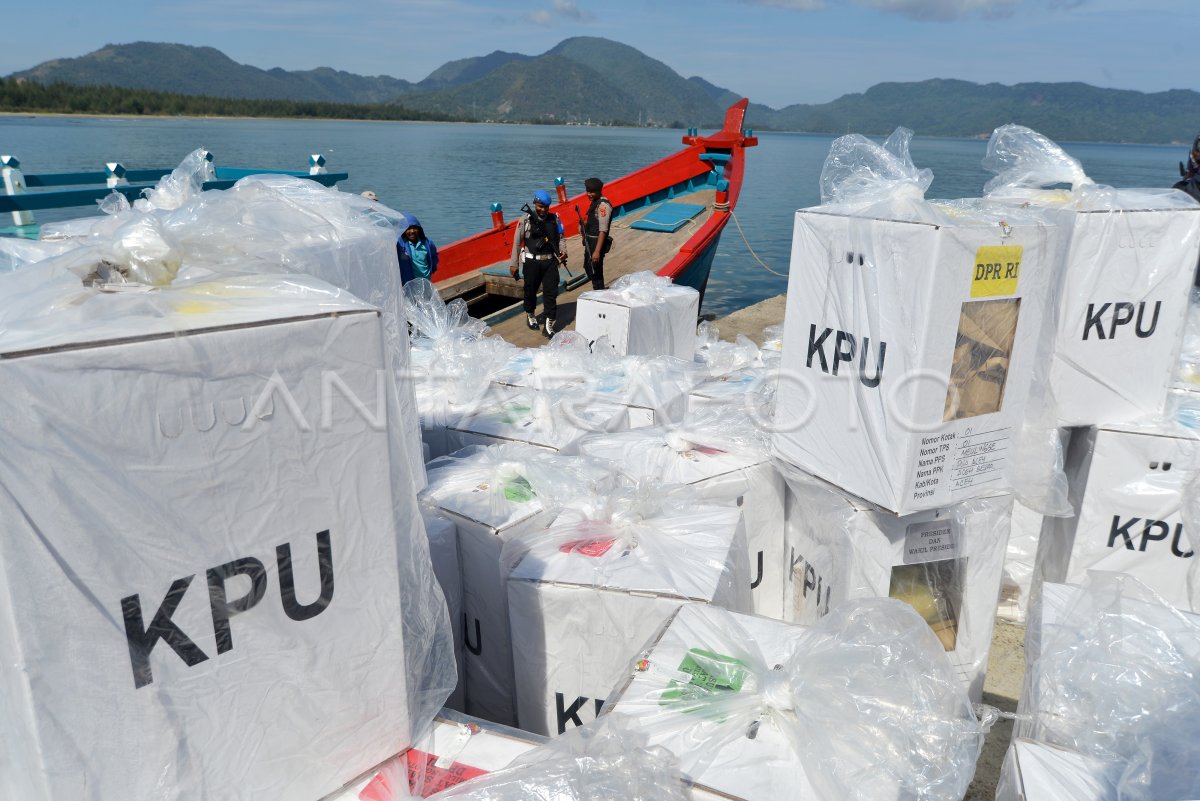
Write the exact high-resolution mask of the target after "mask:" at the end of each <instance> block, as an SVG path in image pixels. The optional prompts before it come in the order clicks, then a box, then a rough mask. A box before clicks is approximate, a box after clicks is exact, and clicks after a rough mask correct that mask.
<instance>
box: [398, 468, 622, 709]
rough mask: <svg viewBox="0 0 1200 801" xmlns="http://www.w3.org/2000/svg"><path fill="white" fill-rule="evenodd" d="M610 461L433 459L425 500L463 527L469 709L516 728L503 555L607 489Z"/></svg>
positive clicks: (460, 538)
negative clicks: (561, 511) (564, 508)
mask: <svg viewBox="0 0 1200 801" xmlns="http://www.w3.org/2000/svg"><path fill="white" fill-rule="evenodd" d="M612 482H613V476H612V474H611V471H610V470H609V468H608V466H607V465H603V464H599V463H596V462H593V461H591V460H587V459H584V458H582V457H568V456H559V455H558V454H554V453H551V452H547V451H545V450H542V449H539V448H534V447H530V446H520V445H500V446H491V447H488V448H480V447H475V448H469V449H466V450H464V451H461V452H458V453H456V454H454V455H453V456H450V457H445V458H443V459H438V460H435V461H433V462H431V463H430V464H429V487H428V488H427V489H426V490H425V491H424V492H423V493H422V495H421V498H422V500H423V501H424V502H425V503H427V504H429V505H432V506H436V507H438V509H439V510H440V511H441V513H442V514H444V515H445V516H446V517H448V518H449V519H450V520H452V521H453V522H454V524H455V527H456V529H457V532H458V554H459V559H460V560H461V570H462V574H461V582H462V643H463V648H464V651H463V662H464V670H463V677H462V684H463V687H464V688H465V692H466V699H465V703H466V707H467V712H468V713H469V714H472V715H475V716H477V717H482V718H484V719H486V720H490V721H492V722H494V723H500V724H502V725H515V723H516V708H515V704H514V700H513V699H514V694H515V692H516V685H515V680H514V676H513V655H512V644H511V643H512V641H511V636H510V633H509V618H508V608H507V607H508V601H507V595H506V591H505V586H504V572H503V569H502V564H501V558H500V557H501V552H502V549H503V547H504V544H505V543H506V542H508V541H510V540H513V539H517V538H522V537H529V536H533V535H534V534H536V533H537V532H539V531H540V530H541V529H544V528H545V526H546V525H547V524H548V523H549V522H550V521H551V520H552V519H553V518H554V513H555V511H556V510H557V508H558V507H559V506H561V505H562V503H564V502H565V501H566V500H570V499H574V498H578V497H587V496H590V495H591V494H594V493H598V492H601V493H602V492H606V491H608V490H609V489H611V487H612Z"/></svg>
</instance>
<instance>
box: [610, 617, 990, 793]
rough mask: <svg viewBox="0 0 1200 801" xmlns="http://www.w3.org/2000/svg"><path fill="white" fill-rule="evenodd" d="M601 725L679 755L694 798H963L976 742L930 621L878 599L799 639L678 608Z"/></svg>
mask: <svg viewBox="0 0 1200 801" xmlns="http://www.w3.org/2000/svg"><path fill="white" fill-rule="evenodd" d="M606 715H610V716H612V717H614V718H616V719H618V720H625V721H628V722H630V723H632V724H633V726H634V727H636V729H637V730H639V731H643V732H646V734H647V735H648V736H649V739H650V743H651V744H652V745H660V746H662V747H664V748H666V749H667V750H668V751H671V752H672V753H673V754H675V755H676V756H677V757H679V759H680V761H681V763H682V768H683V773H684V778H685V779H686V780H687V781H688V782H689V783H691V784H692V785H693V797H694V798H704V799H709V798H722V799H737V800H738V801H771V800H772V799H778V798H797V799H816V798H848V797H855V798H878V799H884V798H938V799H944V800H945V801H951V799H956V798H961V797H962V795H963V794H964V793H965V791H966V787H967V785H968V783H969V782H970V778H971V774H972V771H973V768H974V765H975V757H976V755H977V753H978V748H979V745H980V744H981V743H982V737H983V735H982V732H981V731H980V729H979V727H978V724H977V723H976V721H975V718H974V713H973V712H972V711H971V706H970V704H969V702H968V700H967V697H966V694H965V692H963V691H962V690H961V688H959V686H958V684H957V682H956V680H955V678H954V676H953V672H952V669H951V667H950V665H949V664H948V663H947V662H946V660H945V656H944V655H943V654H942V652H941V649H940V647H939V646H938V644H937V643H936V641H934V638H933V636H932V635H931V634H930V633H929V631H928V629H927V628H926V627H925V625H924V623H923V622H921V621H920V620H919V619H918V618H917V617H916V615H915V614H914V613H913V612H912V611H911V609H908V608H907V607H905V606H904V605H902V604H899V603H897V602H895V601H888V600H874V601H870V602H867V603H865V604H863V605H862V606H859V607H858V608H855V609H850V608H844V609H843V610H840V611H839V612H835V613H834V614H833V615H831V616H830V617H828V618H826V619H825V620H823V621H822V622H821V624H819V625H818V626H817V627H814V628H812V629H806V628H804V627H800V626H794V625H788V624H786V623H781V622H778V621H772V620H767V619H765V618H760V617H754V616H746V615H737V614H732V613H729V612H725V611H724V610H721V609H718V608H715V607H712V606H707V605H703V604H689V605H687V606H684V607H682V608H681V609H680V610H679V612H678V613H677V614H676V615H675V617H674V618H673V619H672V620H671V622H670V623H669V624H668V626H667V627H666V628H665V629H664V630H663V631H662V633H661V634H660V635H659V637H658V638H657V639H655V640H654V641H653V642H652V643H651V644H650V645H649V646H647V649H646V650H645V652H644V653H643V654H642V655H641V656H640V657H639V658H638V659H637V661H636V662H635V663H634V664H633V665H632V666H631V667H630V671H629V673H628V677H627V679H626V681H625V682H624V683H623V684H622V685H621V686H620V687H619V688H618V690H617V692H616V693H614V696H613V697H610V702H609V705H608V706H607V707H606Z"/></svg>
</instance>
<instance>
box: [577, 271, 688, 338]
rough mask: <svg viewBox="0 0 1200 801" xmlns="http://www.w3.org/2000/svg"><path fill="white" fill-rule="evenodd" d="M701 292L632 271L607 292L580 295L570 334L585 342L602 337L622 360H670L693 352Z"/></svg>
mask: <svg viewBox="0 0 1200 801" xmlns="http://www.w3.org/2000/svg"><path fill="white" fill-rule="evenodd" d="M699 316H700V293H699V292H697V291H696V290H695V289H692V288H691V287H686V286H680V285H678V284H675V283H673V282H672V281H671V279H669V278H665V277H663V276H658V275H654V274H653V273H631V274H629V275H623V276H621V277H620V278H618V279H617V280H616V281H615V282H614V283H613V285H612V287H611V288H609V289H602V290H593V291H589V292H584V293H583V294H582V295H580V296H579V301H578V303H577V304H576V308H575V330H576V331H578V332H579V333H580V334H582V335H583V336H585V337H587V339H588V340H590V341H593V342H594V341H596V340H598V339H600V338H601V337H606V338H607V339H608V342H609V344H610V346H611V347H612V348H614V349H615V350H616V352H617V353H619V354H620V355H622V356H664V355H665V356H674V357H676V358H679V359H686V360H691V358H692V355H693V354H694V353H695V350H696V320H697V318H698V317H699Z"/></svg>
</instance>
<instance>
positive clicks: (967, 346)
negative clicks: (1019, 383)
mask: <svg viewBox="0 0 1200 801" xmlns="http://www.w3.org/2000/svg"><path fill="white" fill-rule="evenodd" d="M1020 311H1021V299H1020V298H1002V299H999V300H974V301H969V302H967V303H964V304H963V305H962V313H961V314H960V315H959V318H958V338H957V340H955V343H954V361H953V362H952V363H951V365H950V385H949V387H947V389H946V408H945V414H943V415H942V420H961V419H963V418H966V417H977V416H979V415H981V414H991V413H993V412H998V411H1000V407H1001V406H1002V405H1003V403H1004V385H1005V383H1006V382H1007V380H1008V368H1009V360H1010V359H1011V357H1012V346H1013V340H1015V339H1016V336H1017V318H1018V317H1019V316H1020Z"/></svg>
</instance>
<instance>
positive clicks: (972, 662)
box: [787, 475, 1013, 702]
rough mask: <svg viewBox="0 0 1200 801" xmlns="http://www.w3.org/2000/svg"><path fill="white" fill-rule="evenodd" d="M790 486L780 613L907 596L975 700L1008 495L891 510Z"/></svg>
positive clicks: (806, 618) (796, 614)
mask: <svg viewBox="0 0 1200 801" xmlns="http://www.w3.org/2000/svg"><path fill="white" fill-rule="evenodd" d="M788 488H789V491H790V495H789V499H788V504H789V508H788V527H787V538H788V551H789V554H790V561H791V564H792V569H791V575H790V576H789V579H790V581H789V582H788V585H787V591H788V613H789V617H788V619H790V620H792V621H794V622H797V623H809V624H811V623H813V622H815V621H816V620H818V619H819V618H820V617H821V616H823V615H825V614H828V612H829V611H830V609H832V608H836V607H837V606H838V605H839V604H843V603H845V602H847V601H849V600H851V599H858V598H877V597H889V596H890V597H892V598H897V599H899V600H902V601H905V602H906V603H908V604H909V605H911V606H912V607H913V608H914V609H916V610H917V612H918V613H919V614H920V615H921V616H922V617H923V618H924V619H925V621H926V622H927V623H928V624H929V627H930V628H931V629H932V630H933V632H934V633H935V634H936V635H937V637H938V641H939V642H940V643H941V644H942V647H943V648H945V650H946V653H947V655H948V656H949V657H950V661H951V663H952V664H953V665H954V668H955V670H956V671H957V675H958V677H959V680H960V681H961V682H962V684H963V687H964V688H965V689H966V690H967V691H968V692H969V694H970V696H971V698H972V700H974V701H976V702H978V701H980V700H981V699H982V696H983V682H984V676H985V673H986V670H987V657H988V650H989V648H990V646H991V641H992V629H993V625H994V623H995V619H996V598H997V596H998V594H999V590H1000V581H1001V575H1002V572H1003V565H1004V554H1005V544H1006V542H1007V540H1008V529H1009V525H1010V520H1011V513H1012V503H1013V501H1012V496H1011V495H1005V496H999V497H995V498H977V499H974V500H971V501H964V502H962V503H958V504H955V505H953V506H950V507H947V508H945V509H937V510H930V511H926V512H918V513H914V514H911V515H906V516H904V517H897V516H896V515H893V514H891V513H889V512H886V511H884V510H881V509H878V508H875V507H872V506H871V505H870V504H867V503H864V502H862V501H861V500H858V499H855V498H853V497H851V496H848V495H845V494H843V493H841V492H838V491H837V490H836V488H833V487H831V486H829V485H828V484H825V483H824V482H819V481H816V480H813V479H811V478H808V477H803V476H799V475H791V476H789V480H788Z"/></svg>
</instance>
